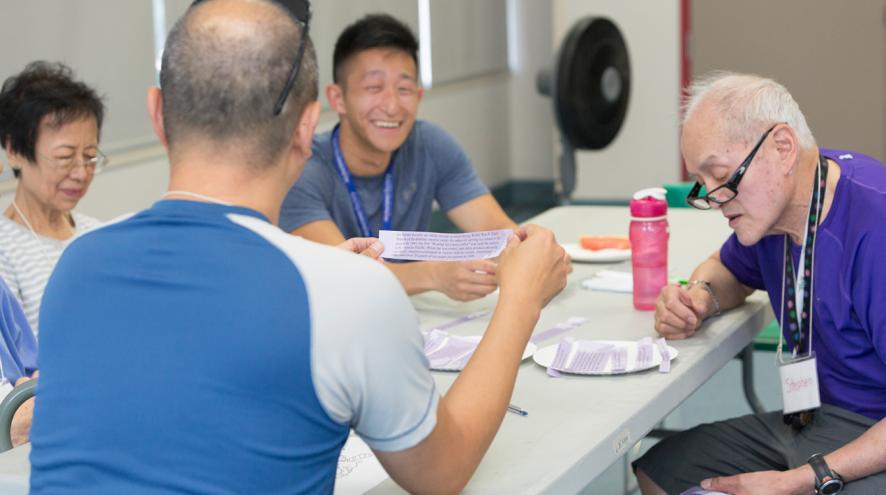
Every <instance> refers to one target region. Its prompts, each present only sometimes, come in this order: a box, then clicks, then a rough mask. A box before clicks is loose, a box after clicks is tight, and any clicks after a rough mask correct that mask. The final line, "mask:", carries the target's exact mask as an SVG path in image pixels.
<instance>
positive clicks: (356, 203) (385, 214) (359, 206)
mask: <svg viewBox="0 0 886 495" xmlns="http://www.w3.org/2000/svg"><path fill="white" fill-rule="evenodd" d="M338 127H339V126H337V125H336V126H335V129H333V130H332V152H333V154H334V155H335V169H336V170H337V171H338V175H339V177H341V180H343V181H344V183H345V186H346V187H347V188H348V195H349V196H350V197H351V207H353V208H354V216H356V217H357V223H358V224H359V225H360V233H361V235H362V236H363V237H373V235H372V230H370V229H369V219H368V218H367V217H366V210H365V209H364V208H363V201H361V200H360V195H359V194H357V185H356V184H354V178H353V177H351V172H350V171H349V170H348V165H347V164H346V163H345V157H344V156H343V155H342V152H341V146H340V145H339V141H338ZM383 194H384V196H383V197H384V200H383V203H382V214H381V218H382V227H381V230H391V219H392V217H393V216H394V155H391V162H390V163H389V164H388V169H387V170H386V171H385V178H384V187H383Z"/></svg>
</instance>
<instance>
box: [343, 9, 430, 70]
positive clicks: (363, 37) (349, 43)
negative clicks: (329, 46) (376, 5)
mask: <svg viewBox="0 0 886 495" xmlns="http://www.w3.org/2000/svg"><path fill="white" fill-rule="evenodd" d="M371 48H391V49H394V50H400V51H403V52H405V53H407V54H408V55H409V56H410V57H412V60H413V61H414V62H415V67H416V69H417V68H418V40H416V39H415V35H413V34H412V31H410V29H409V27H408V26H407V25H406V24H404V23H402V22H400V21H398V20H397V19H395V18H393V17H391V16H389V15H387V14H370V15H367V16H366V17H364V18H362V19H360V20H359V21H357V22H355V23H353V24H351V25H350V26H348V27H346V28H345V30H344V31H342V33H341V34H340V35H339V37H338V41H336V42H335V52H333V54H332V80H333V81H334V82H335V83H336V84H341V83H342V82H343V78H344V76H343V74H342V72H341V69H342V66H343V65H344V63H345V62H347V60H348V59H349V58H351V56H353V55H356V54H357V53H359V52H362V51H364V50H369V49H371Z"/></svg>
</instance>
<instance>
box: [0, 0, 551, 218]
mask: <svg viewBox="0 0 886 495" xmlns="http://www.w3.org/2000/svg"><path fill="white" fill-rule="evenodd" d="M349 2H353V3H355V5H356V4H359V3H360V2H359V1H358V0H349ZM509 7H514V8H515V9H516V10H515V11H514V12H515V13H516V15H515V16H514V18H516V19H518V20H519V22H520V29H519V31H520V34H519V36H517V37H516V39H517V40H518V43H517V45H516V46H517V49H518V50H519V51H518V53H516V55H517V57H518V59H519V60H520V61H521V62H520V65H519V67H517V71H516V72H514V74H508V73H507V72H501V73H497V74H492V75H485V76H481V77H477V78H473V79H468V80H463V81H459V82H454V83H448V84H443V85H440V86H435V87H433V88H431V89H429V90H428V91H427V92H426V94H425V99H424V101H423V102H422V104H421V107H420V110H419V117H420V118H423V119H428V120H431V121H434V122H436V123H438V124H440V125H441V126H443V127H444V128H445V129H447V130H448V131H449V132H450V133H451V134H453V136H455V138H456V139H457V140H458V141H459V142H460V143H461V144H462V146H463V147H464V148H465V150H466V152H467V154H468V156H470V157H471V159H472V160H473V162H474V165H475V167H476V169H477V171H478V174H479V175H480V177H481V179H483V180H484V181H485V182H486V183H487V184H489V185H490V186H496V185H499V184H502V183H504V182H506V181H508V180H510V179H512V178H517V179H550V178H551V177H552V166H553V165H552V162H551V155H552V153H553V143H552V132H553V131H552V125H553V124H552V117H551V110H550V106H549V102H548V101H547V100H545V99H543V98H541V97H540V96H538V95H537V94H536V92H535V86H534V80H535V71H536V70H537V69H538V68H539V67H540V66H541V65H544V64H547V63H548V57H549V56H550V51H551V26H550V5H549V4H548V3H547V2H538V1H536V0H512V1H511V2H510V3H509ZM343 8H344V7H343ZM524 51H525V54H524V53H523V52H524ZM329 64H331V60H320V66H321V71H323V72H324V73H325V72H328V70H326V69H324V67H328V66H329ZM119 70H124V69H119ZM321 98H322V96H321ZM139 100H140V102H139V104H140V105H142V104H143V103H141V102H142V101H144V100H143V98H141V97H140V98H139ZM135 115H137V117H135V118H140V119H144V124H145V126H147V114H146V113H144V112H142V113H141V114H138V113H135ZM138 115H140V116H138ZM335 121H336V116H335V115H334V114H333V113H331V112H329V111H327V112H324V114H323V115H322V117H321V122H320V125H319V127H318V130H325V129H328V128H330V127H331V126H332V125H333V124H334V122H335ZM109 122H110V121H109ZM110 158H111V160H112V165H111V166H110V167H109V168H108V169H107V170H105V171H104V172H103V173H102V174H100V175H98V176H96V178H95V180H94V181H93V184H92V187H91V188H90V191H89V193H88V194H87V195H86V197H84V199H83V200H82V201H81V203H80V205H79V206H78V210H79V211H82V212H83V213H86V214H88V215H92V216H95V217H97V218H100V219H111V218H114V217H116V216H118V215H120V214H123V213H128V212H131V211H136V210H139V209H143V208H146V207H148V206H150V205H151V203H153V202H154V201H156V200H157V198H158V197H159V196H160V195H161V194H162V193H163V191H165V190H166V185H167V182H168V165H167V162H166V159H165V157H164V156H163V153H162V148H161V147H160V146H159V145H158V144H156V143H154V144H152V145H148V146H145V147H142V148H137V149H135V150H128V151H125V152H124V151H121V152H119V153H116V154H112V155H111V157H110ZM14 188H15V182H14V181H7V182H3V183H0V193H2V194H3V196H2V197H0V208H5V207H6V205H7V204H8V202H9V200H10V198H11V195H12V193H11V191H12V190H14Z"/></svg>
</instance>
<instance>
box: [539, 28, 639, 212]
mask: <svg viewBox="0 0 886 495" xmlns="http://www.w3.org/2000/svg"><path fill="white" fill-rule="evenodd" d="M536 86H537V88H538V91H539V93H541V94H543V95H546V96H549V97H551V100H552V102H553V106H554V116H555V118H556V121H557V126H558V127H559V129H560V137H561V140H562V148H563V149H562V155H561V156H560V186H561V188H560V193H561V201H562V202H564V203H568V202H569V199H570V197H571V196H572V192H573V190H574V189H575V180H576V170H575V151H576V150H583V149H586V150H599V149H603V148H605V147H606V146H608V145H609V143H611V142H612V140H613V139H615V136H616V135H618V131H619V130H620V129H621V126H622V124H623V123H624V119H625V115H626V114H627V110H628V99H629V96H630V92H631V67H630V61H629V58H628V49H627V46H626V45H625V41H624V38H623V37H622V35H621V32H620V31H619V29H618V27H616V25H615V24H614V23H613V22H612V21H610V20H609V19H606V18H602V17H585V18H583V19H580V20H579V21H578V22H576V23H575V25H573V26H572V29H570V30H569V33H568V34H567V35H566V37H565V38H564V39H563V43H562V44H561V45H560V51H559V53H558V54H557V57H556V61H555V64H554V66H553V67H552V68H549V69H545V70H542V71H540V72H539V73H538V76H537V79H536Z"/></svg>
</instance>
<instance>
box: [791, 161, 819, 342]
mask: <svg viewBox="0 0 886 495" xmlns="http://www.w3.org/2000/svg"><path fill="white" fill-rule="evenodd" d="M827 177H828V162H827V160H826V159H825V158H824V157H819V167H818V168H817V169H816V170H815V182H814V185H813V188H812V200H811V201H810V205H809V219H808V221H807V223H806V235H805V236H804V239H805V242H804V243H803V248H802V249H803V251H802V255H801V256H800V260H801V263H802V264H803V266H800V267H798V268H799V270H800V277H799V278H798V277H796V276H795V274H794V263H793V256H792V254H791V248H790V243H789V242H787V236H785V243H784V279H783V280H784V282H783V283H784V284H785V287H786V289H787V297H786V298H785V299H786V303H787V304H786V305H785V307H782V313H781V314H782V318H781V320H782V326H784V322H785V317H787V321H788V325H789V330H790V334H791V337H792V340H793V342H792V344H793V348H794V354H795V355H796V354H800V353H806V352H807V351H808V350H809V342H808V341H807V339H806V338H805V337H806V334H805V333H803V329H804V328H805V329H806V330H807V331H808V332H807V333H808V334H809V335H811V334H812V297H811V296H812V280H813V273H812V272H813V270H814V267H815V264H814V263H813V258H814V256H815V234H816V231H817V230H818V225H819V224H820V223H821V210H822V207H823V205H824V196H825V190H826V189H827ZM795 280H798V281H799V282H800V283H801V284H802V285H801V286H800V287H797V286H796V283H795ZM798 290H802V291H803V293H802V294H796V292H795V291H798ZM797 295H799V296H800V297H802V306H800V307H798V304H797V302H798V299H797Z"/></svg>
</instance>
